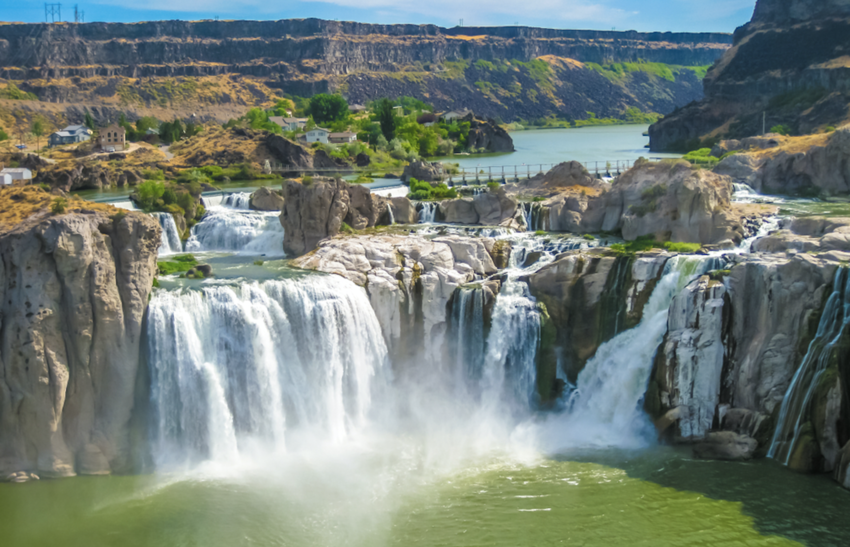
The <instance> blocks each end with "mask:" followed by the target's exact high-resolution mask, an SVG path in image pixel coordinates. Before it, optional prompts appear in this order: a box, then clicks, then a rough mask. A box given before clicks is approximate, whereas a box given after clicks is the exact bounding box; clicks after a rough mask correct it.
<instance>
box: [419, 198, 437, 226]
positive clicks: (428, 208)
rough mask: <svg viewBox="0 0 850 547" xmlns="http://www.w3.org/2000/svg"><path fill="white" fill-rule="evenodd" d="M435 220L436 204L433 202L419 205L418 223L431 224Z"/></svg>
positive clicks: (424, 202)
mask: <svg viewBox="0 0 850 547" xmlns="http://www.w3.org/2000/svg"><path fill="white" fill-rule="evenodd" d="M436 218H437V203H436V202H434V201H423V202H421V203H420V204H419V223H420V224H433V223H434V222H435V219H436Z"/></svg>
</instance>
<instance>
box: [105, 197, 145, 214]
mask: <svg viewBox="0 0 850 547" xmlns="http://www.w3.org/2000/svg"><path fill="white" fill-rule="evenodd" d="M109 205H112V206H113V207H117V208H119V209H124V210H126V211H138V210H139V208H138V207H136V204H135V203H133V202H132V201H131V200H129V199H124V200H121V201H113V202H111V203H109Z"/></svg>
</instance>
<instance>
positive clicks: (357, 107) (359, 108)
mask: <svg viewBox="0 0 850 547" xmlns="http://www.w3.org/2000/svg"><path fill="white" fill-rule="evenodd" d="M348 111H349V112H351V113H352V114H362V113H363V112H366V107H365V106H363V105H362V104H350V105H348Z"/></svg>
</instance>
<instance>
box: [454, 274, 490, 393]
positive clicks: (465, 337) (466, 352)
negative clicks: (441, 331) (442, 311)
mask: <svg viewBox="0 0 850 547" xmlns="http://www.w3.org/2000/svg"><path fill="white" fill-rule="evenodd" d="M448 321H449V323H448V332H449V338H448V345H449V355H450V356H451V358H452V359H453V361H454V363H453V364H452V365H453V367H454V370H455V373H456V376H457V379H456V381H455V385H456V386H458V387H463V388H465V390H466V392H467V393H473V394H477V392H478V386H479V385H480V382H481V375H482V369H483V366H484V350H485V342H486V341H485V339H484V291H483V290H482V289H481V288H475V287H459V288H457V289H455V292H454V295H453V296H452V302H451V308H450V310H449V317H448Z"/></svg>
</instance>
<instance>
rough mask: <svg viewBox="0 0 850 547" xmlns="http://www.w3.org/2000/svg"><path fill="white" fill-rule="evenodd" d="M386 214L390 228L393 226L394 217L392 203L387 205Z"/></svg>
mask: <svg viewBox="0 0 850 547" xmlns="http://www.w3.org/2000/svg"><path fill="white" fill-rule="evenodd" d="M387 214H389V216H390V226H392V225H393V224H395V215H394V214H393V204H392V203H388V204H387Z"/></svg>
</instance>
